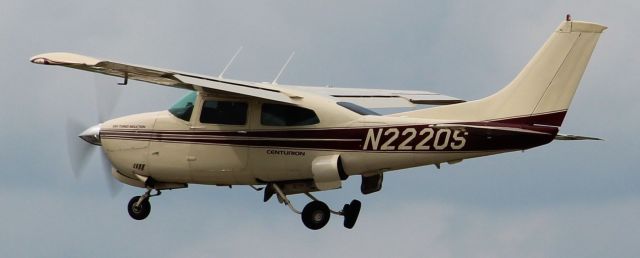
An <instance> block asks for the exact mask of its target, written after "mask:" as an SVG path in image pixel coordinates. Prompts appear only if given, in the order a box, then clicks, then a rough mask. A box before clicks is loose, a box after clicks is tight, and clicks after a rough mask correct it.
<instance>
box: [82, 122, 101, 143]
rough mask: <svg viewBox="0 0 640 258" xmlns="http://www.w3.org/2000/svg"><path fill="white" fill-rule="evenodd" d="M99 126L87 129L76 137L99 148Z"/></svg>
mask: <svg viewBox="0 0 640 258" xmlns="http://www.w3.org/2000/svg"><path fill="white" fill-rule="evenodd" d="M100 125H101V124H97V125H94V126H92V127H89V128H88V129H87V130H84V132H82V133H80V135H78V137H80V139H83V140H85V141H86V142H88V143H91V144H93V145H98V146H101V145H102V143H101V142H100Z"/></svg>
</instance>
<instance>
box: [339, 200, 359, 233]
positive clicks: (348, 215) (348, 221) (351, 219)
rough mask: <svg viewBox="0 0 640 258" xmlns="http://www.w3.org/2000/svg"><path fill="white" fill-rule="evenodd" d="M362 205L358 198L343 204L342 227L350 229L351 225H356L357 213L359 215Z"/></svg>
mask: <svg viewBox="0 0 640 258" xmlns="http://www.w3.org/2000/svg"><path fill="white" fill-rule="evenodd" d="M361 207H362V203H360V201H358V200H353V201H351V203H350V204H345V205H344V207H343V208H342V212H343V213H344V214H343V215H344V227H345V228H348V229H352V228H353V226H355V225H356V221H357V220H358V215H360V208H361Z"/></svg>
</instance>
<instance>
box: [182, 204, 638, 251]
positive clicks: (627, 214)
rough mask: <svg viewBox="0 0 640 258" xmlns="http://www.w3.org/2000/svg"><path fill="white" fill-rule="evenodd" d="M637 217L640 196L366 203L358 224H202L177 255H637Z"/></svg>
mask: <svg viewBox="0 0 640 258" xmlns="http://www.w3.org/2000/svg"><path fill="white" fill-rule="evenodd" d="M638 215H640V199H627V200H616V201H612V202H604V203H590V204H585V205H568V206H557V207H554V206H546V207H539V208H536V209H531V210H525V211H523V210H509V209H506V210H504V209H497V210H491V209H484V208H479V207H473V206H460V205H451V204H446V203H438V202H398V203H396V204H394V205H384V206H376V207H375V208H369V209H366V208H365V209H364V210H363V213H362V217H361V218H360V221H359V222H358V225H357V226H356V228H355V229H354V230H351V231H349V230H346V229H342V228H341V225H340V221H339V220H340V219H339V218H337V217H332V221H330V223H329V225H328V226H327V227H326V228H325V229H323V230H322V231H317V232H310V231H304V229H303V230H300V228H302V225H290V226H284V225H286V224H287V221H285V220H289V219H284V218H276V220H275V221H273V222H272V224H273V226H269V225H266V224H264V222H254V221H251V220H250V219H248V218H247V217H245V216H242V217H241V218H242V220H240V221H241V223H234V224H233V225H229V224H228V225H226V226H224V227H223V228H219V227H215V226H212V224H220V223H224V222H221V221H216V222H214V221H208V222H205V223H203V225H204V227H205V228H213V229H214V230H209V231H205V232H203V233H204V235H205V236H204V237H203V238H202V239H199V240H196V241H194V243H192V244H190V245H186V246H182V248H179V249H177V250H176V251H175V253H173V257H184V256H188V257H207V256H209V255H216V256H221V257H250V256H260V257H300V256H305V257H444V258H446V257H471V258H473V257H603V256H615V257H633V256H634V255H635V254H637V252H638V251H640V247H638V246H637V245H636V244H635V243H634V241H632V240H629V238H630V237H632V236H633V234H634V232H638V230H640V222H638V221H637V220H636V217H637V216H638ZM288 223H291V221H289V222H288ZM298 224H299V223H298ZM275 225H279V226H275ZM247 232H250V233H249V234H247Z"/></svg>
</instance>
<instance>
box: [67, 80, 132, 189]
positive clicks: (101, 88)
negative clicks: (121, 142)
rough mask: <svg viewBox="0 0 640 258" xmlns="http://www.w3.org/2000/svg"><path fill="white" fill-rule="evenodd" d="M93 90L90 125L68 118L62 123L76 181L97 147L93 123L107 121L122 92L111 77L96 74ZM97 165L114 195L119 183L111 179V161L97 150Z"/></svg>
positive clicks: (97, 141) (98, 140)
mask: <svg viewBox="0 0 640 258" xmlns="http://www.w3.org/2000/svg"><path fill="white" fill-rule="evenodd" d="M94 82H95V84H94V90H95V93H96V102H95V104H96V114H97V115H96V118H95V119H96V120H97V121H95V120H94V121H93V122H80V121H78V120H74V119H68V120H67V124H66V130H67V151H68V154H69V163H70V165H71V169H72V170H73V173H74V175H75V177H76V178H79V177H80V176H81V174H82V172H83V170H84V169H85V168H86V166H87V163H88V162H89V159H90V158H91V155H92V153H94V152H95V150H96V147H99V146H92V145H91V144H93V145H100V138H99V130H100V127H99V125H93V124H94V123H95V122H98V123H100V122H103V121H105V120H108V119H109V118H111V114H112V112H113V106H114V105H115V103H116V102H117V100H118V98H119V96H120V94H121V92H122V90H121V89H120V88H119V87H120V86H118V85H116V82H115V80H114V78H109V77H107V76H100V75H96V76H95V79H94ZM100 163H101V167H102V170H103V171H104V172H103V173H105V175H106V176H107V184H108V185H109V192H110V193H111V195H112V196H115V195H116V194H117V193H118V192H119V191H120V189H121V188H122V187H121V184H120V183H119V182H117V181H116V179H115V178H113V176H111V169H112V167H111V162H110V161H109V158H108V157H107V155H106V153H105V152H104V151H103V150H100Z"/></svg>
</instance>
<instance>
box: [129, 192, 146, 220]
mask: <svg viewBox="0 0 640 258" xmlns="http://www.w3.org/2000/svg"><path fill="white" fill-rule="evenodd" d="M140 198H141V197H140V196H134V197H133V198H131V200H130V201H129V205H127V211H128V212H129V216H131V218H133V219H135V220H143V219H146V218H147V216H149V213H151V203H149V199H146V200H144V201H142V202H141V203H140V204H138V201H139V200H140Z"/></svg>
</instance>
